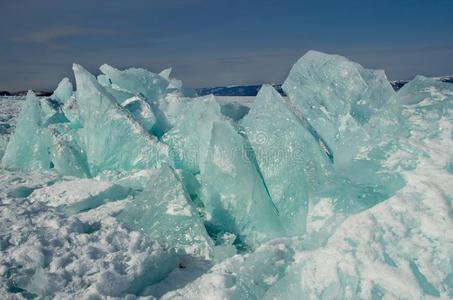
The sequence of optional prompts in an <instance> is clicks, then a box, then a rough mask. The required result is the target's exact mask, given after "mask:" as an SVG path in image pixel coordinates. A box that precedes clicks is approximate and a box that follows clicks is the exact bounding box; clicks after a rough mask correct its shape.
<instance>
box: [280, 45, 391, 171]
mask: <svg viewBox="0 0 453 300" xmlns="http://www.w3.org/2000/svg"><path fill="white" fill-rule="evenodd" d="M282 88H283V89H284V91H285V92H286V94H287V95H288V96H289V98H290V99H291V101H293V102H294V103H295V104H296V105H297V107H298V108H299V109H300V110H301V111H302V113H303V114H304V116H305V117H306V118H307V120H308V122H309V123H310V124H311V125H312V126H313V127H314V129H315V130H316V132H317V134H319V135H320V136H321V137H322V138H323V139H324V140H325V142H326V143H327V145H328V147H329V148H330V149H331V150H332V151H333V155H334V161H335V163H336V164H342V163H343V162H346V161H349V160H350V159H351V158H353V157H354V156H355V154H356V153H357V151H358V148H359V145H358V142H357V141H360V140H362V139H363V138H364V136H365V133H364V132H363V129H362V128H361V125H362V124H363V123H365V122H367V121H368V119H369V118H370V116H371V115H372V114H373V113H374V112H375V111H376V110H377V109H379V108H380V107H381V106H382V105H383V104H384V103H386V102H387V100H388V99H389V98H390V97H391V96H392V95H393V91H392V90H391V86H390V84H389V83H388V81H387V80H386V78H385V74H384V73H383V72H382V71H371V70H365V69H363V68H362V66H360V65H359V64H357V63H353V62H351V61H349V60H347V59H346V58H344V57H342V56H338V55H327V54H324V53H320V52H316V51H309V52H307V54H305V55H304V56H303V57H302V58H301V59H300V60H299V61H298V62H297V63H296V64H295V65H294V66H293V68H292V69H291V72H290V74H289V76H288V78H287V79H286V81H285V83H284V84H283V86H282Z"/></svg>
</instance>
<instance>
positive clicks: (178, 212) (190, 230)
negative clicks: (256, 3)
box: [118, 164, 213, 258]
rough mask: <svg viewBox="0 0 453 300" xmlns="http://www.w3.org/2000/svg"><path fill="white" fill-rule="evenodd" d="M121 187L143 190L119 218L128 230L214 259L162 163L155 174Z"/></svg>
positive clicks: (199, 223) (185, 200)
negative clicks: (142, 233)
mask: <svg viewBox="0 0 453 300" xmlns="http://www.w3.org/2000/svg"><path fill="white" fill-rule="evenodd" d="M118 184H120V185H125V186H128V187H135V188H136V187H142V188H143V192H142V193H141V194H140V195H138V196H137V197H136V198H135V199H134V200H133V201H132V202H131V203H130V204H129V205H128V206H127V207H126V208H125V209H124V210H123V211H122V212H121V213H120V214H119V216H118V218H119V220H120V221H122V222H123V223H124V224H125V225H126V226H127V227H129V228H130V229H132V230H138V231H142V232H144V233H146V234H148V235H149V236H150V237H151V238H152V239H155V240H157V241H158V242H159V243H160V244H162V245H165V246H167V247H171V248H176V249H177V250H178V251H181V252H183V253H186V254H191V255H196V256H201V257H205V258H208V257H210V256H211V251H212V247H213V243H212V241H211V239H210V237H209V236H208V234H207V232H206V229H205V227H204V225H203V222H202V220H201V218H200V217H199V215H198V212H197V210H196V209H195V207H194V206H193V204H192V203H191V200H190V198H189V195H188V194H187V192H186V190H185V188H184V185H183V184H182V182H181V180H180V178H179V177H178V175H177V174H176V172H175V170H173V168H172V167H170V166H169V165H167V164H162V166H161V167H160V168H159V169H157V170H153V172H144V171H141V172H139V173H137V174H135V175H132V176H131V177H130V178H125V179H122V180H120V181H119V182H118Z"/></svg>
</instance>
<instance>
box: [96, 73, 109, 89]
mask: <svg viewBox="0 0 453 300" xmlns="http://www.w3.org/2000/svg"><path fill="white" fill-rule="evenodd" d="M96 78H97V80H98V82H99V84H100V85H102V86H103V87H109V86H110V85H111V84H112V82H110V78H109V77H108V76H107V75H105V74H99V75H98V76H97V77H96Z"/></svg>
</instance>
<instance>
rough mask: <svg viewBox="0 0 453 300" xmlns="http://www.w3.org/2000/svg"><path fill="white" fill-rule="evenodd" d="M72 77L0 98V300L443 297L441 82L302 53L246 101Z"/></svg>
mask: <svg viewBox="0 0 453 300" xmlns="http://www.w3.org/2000/svg"><path fill="white" fill-rule="evenodd" d="M73 70H74V75H75V81H76V82H75V86H73V84H72V83H71V82H70V81H69V79H67V78H65V79H63V80H62V81H61V82H60V84H59V85H58V87H57V88H56V90H55V92H54V93H53V95H52V96H50V97H45V98H44V97H37V96H35V95H34V93H33V92H32V91H30V92H29V93H28V95H27V97H26V99H25V100H21V99H11V98H4V99H1V100H0V109H1V115H0V117H1V120H0V121H1V124H0V125H1V127H0V129H1V134H2V135H1V140H0V142H1V144H0V147H1V148H0V155H2V161H1V170H0V189H1V192H0V251H1V252H0V298H1V299H16V298H17V299H20V298H56V299H63V298H64V299H66V298H71V299H105V298H109V299H114V298H126V299H135V298H141V297H143V298H147V299H154V298H159V299H422V298H442V299H449V298H450V299H451V298H453V219H452V217H453V215H452V203H453V131H452V130H453V128H452V127H453V122H452V118H453V85H452V84H449V83H443V82H438V81H434V80H432V79H428V78H425V77H422V76H417V77H416V78H415V79H414V80H412V81H411V82H409V83H408V84H406V85H405V86H404V87H403V88H402V89H401V90H399V91H398V92H395V91H394V90H393V89H392V87H391V85H390V84H389V82H388V80H387V78H386V76H385V73H384V72H383V71H381V70H368V69H365V68H363V67H362V66H360V65H359V64H357V63H354V62H351V61H349V60H347V59H346V58H344V57H341V56H337V55H328V54H324V53H320V52H315V51H310V52H308V53H307V54H305V55H304V56H303V57H302V58H301V59H300V60H299V61H297V62H296V64H295V65H294V66H293V68H292V69H291V71H290V73H289V76H288V78H287V79H286V81H285V83H284V84H283V86H282V88H283V90H284V92H285V94H286V95H287V97H282V96H281V95H280V93H278V92H277V91H276V90H275V89H274V88H273V87H272V86H271V85H263V86H262V88H261V89H260V91H259V93H258V95H257V97H256V98H255V99H254V101H253V102H252V103H246V104H244V103H242V104H241V103H240V102H235V101H226V100H225V99H216V97H214V96H212V95H209V96H203V97H197V96H196V94H195V93H194V92H192V91H190V90H188V89H185V88H183V87H182V83H181V81H179V80H176V79H174V78H171V77H170V73H171V69H167V70H164V71H162V72H161V73H159V74H155V73H152V72H149V71H147V70H144V69H136V68H131V69H127V70H118V69H115V68H113V67H111V66H109V65H102V66H101V67H100V70H101V72H102V74H101V75H99V76H97V77H95V76H93V75H92V74H90V73H89V72H88V71H87V70H85V69H84V68H83V67H82V66H80V65H77V64H74V66H73ZM20 108H21V110H20V114H19V115H18V116H17V114H18V111H19V109H20ZM16 116H17V118H16Z"/></svg>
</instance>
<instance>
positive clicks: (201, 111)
mask: <svg viewBox="0 0 453 300" xmlns="http://www.w3.org/2000/svg"><path fill="white" fill-rule="evenodd" d="M180 105H181V106H183V109H182V110H181V111H180V113H181V115H180V116H179V118H177V119H176V123H175V124H174V125H173V128H172V129H171V130H170V131H168V132H167V133H166V134H165V135H164V136H163V138H162V140H163V141H164V142H165V143H167V144H168V145H169V146H170V148H171V154H172V156H173V159H174V161H175V165H176V167H177V168H181V169H186V170H189V171H191V172H192V173H194V174H195V173H198V172H199V171H200V164H201V163H202V162H203V161H204V160H205V159H206V153H207V151H208V145H209V139H210V137H211V131H212V124H213V122H215V121H220V120H222V116H221V113H220V107H219V104H218V103H217V102H216V101H215V98H214V96H213V95H209V96H206V97H198V98H194V99H192V100H191V101H188V102H183V103H180Z"/></svg>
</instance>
